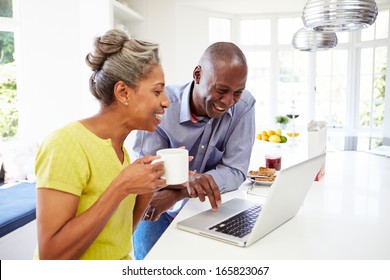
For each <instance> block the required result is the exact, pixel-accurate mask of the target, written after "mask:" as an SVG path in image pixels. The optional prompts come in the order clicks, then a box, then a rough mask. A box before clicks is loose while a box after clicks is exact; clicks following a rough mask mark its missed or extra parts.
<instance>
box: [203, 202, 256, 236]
mask: <svg viewBox="0 0 390 280" xmlns="http://www.w3.org/2000/svg"><path fill="white" fill-rule="evenodd" d="M260 211H261V205H255V206H252V207H250V208H249V209H247V210H245V211H243V212H240V213H238V214H237V215H235V216H233V217H231V218H228V219H226V220H224V221H222V222H220V223H218V224H216V225H215V226H212V227H210V228H209V229H210V230H215V231H217V232H222V233H226V234H229V235H233V236H236V237H239V238H241V237H244V236H245V235H247V234H248V233H250V232H251V231H252V228H253V226H254V224H255V222H256V220H257V217H258V216H259V214H260Z"/></svg>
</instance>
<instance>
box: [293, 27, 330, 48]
mask: <svg viewBox="0 0 390 280" xmlns="http://www.w3.org/2000/svg"><path fill="white" fill-rule="evenodd" d="M336 45H337V36H336V33H334V32H316V31H312V30H307V29H306V28H301V29H299V30H298V31H297V32H296V33H295V34H294V36H293V39H292V46H293V47H294V48H295V49H298V50H301V51H323V50H328V49H331V48H334V47H335V46H336Z"/></svg>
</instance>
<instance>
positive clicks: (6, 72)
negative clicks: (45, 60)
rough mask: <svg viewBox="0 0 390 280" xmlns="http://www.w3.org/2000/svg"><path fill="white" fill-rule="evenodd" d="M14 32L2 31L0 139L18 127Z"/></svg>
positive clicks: (0, 49) (15, 130)
mask: <svg viewBox="0 0 390 280" xmlns="http://www.w3.org/2000/svg"><path fill="white" fill-rule="evenodd" d="M14 49H15V48H14V33H13V32H2V31H0V139H4V138H7V137H12V136H14V135H15V134H16V132H17V128H18V111H17V92H16V67H15V61H14Z"/></svg>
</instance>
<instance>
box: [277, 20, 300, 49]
mask: <svg viewBox="0 0 390 280" xmlns="http://www.w3.org/2000/svg"><path fill="white" fill-rule="evenodd" d="M300 28H302V19H301V18H280V19H279V20H278V43H279V44H291V40H292V38H293V36H294V34H295V32H297V31H298V30H299V29H300Z"/></svg>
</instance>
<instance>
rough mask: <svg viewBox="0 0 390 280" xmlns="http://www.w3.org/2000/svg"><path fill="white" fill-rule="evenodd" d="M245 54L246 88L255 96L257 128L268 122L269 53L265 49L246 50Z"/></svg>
mask: <svg viewBox="0 0 390 280" xmlns="http://www.w3.org/2000/svg"><path fill="white" fill-rule="evenodd" d="M245 56H246V58H247V61H248V79H247V83H246V88H247V89H248V90H249V91H250V92H252V94H253V95H254V96H255V98H256V112H257V115H259V116H261V117H258V118H256V127H257V130H259V129H260V128H261V127H262V126H265V125H267V124H268V123H270V121H271V120H270V119H269V115H270V108H271V104H270V98H269V96H270V94H271V89H270V85H271V82H270V65H271V54H270V52H267V51H247V52H245Z"/></svg>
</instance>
